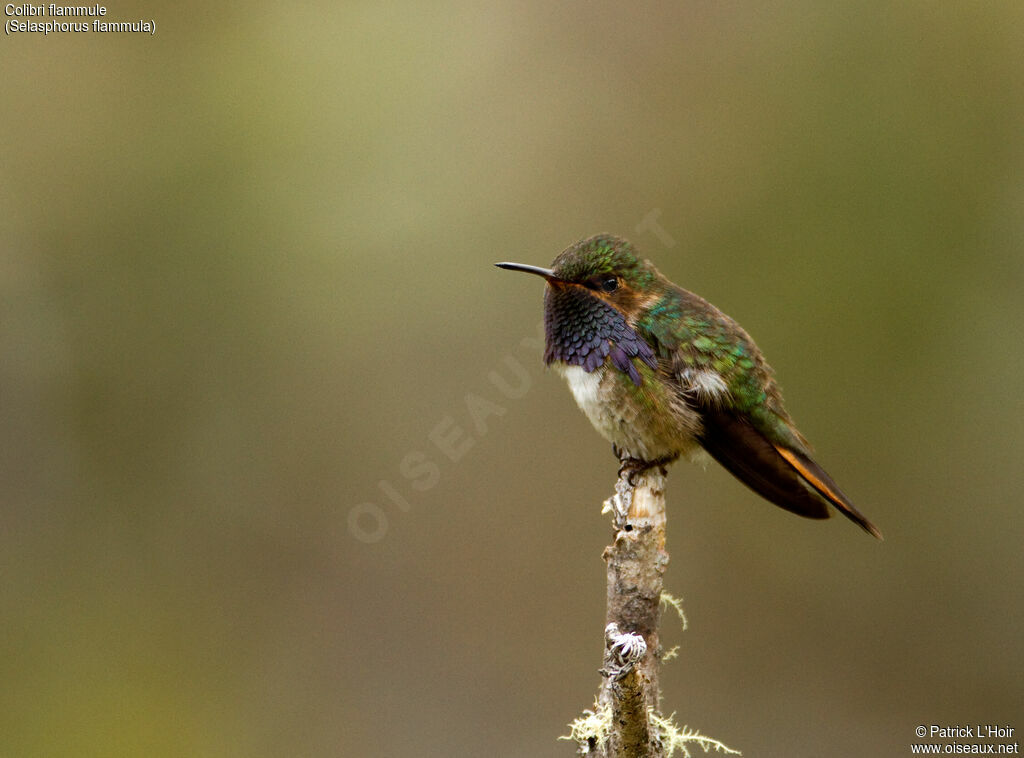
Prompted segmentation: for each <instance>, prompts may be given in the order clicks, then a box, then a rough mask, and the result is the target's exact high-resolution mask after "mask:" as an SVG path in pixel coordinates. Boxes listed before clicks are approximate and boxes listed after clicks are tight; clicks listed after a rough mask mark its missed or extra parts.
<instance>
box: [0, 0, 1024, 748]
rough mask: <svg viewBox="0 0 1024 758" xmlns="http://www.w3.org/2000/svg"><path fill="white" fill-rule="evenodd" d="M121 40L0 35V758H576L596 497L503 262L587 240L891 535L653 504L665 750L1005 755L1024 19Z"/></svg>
mask: <svg viewBox="0 0 1024 758" xmlns="http://www.w3.org/2000/svg"><path fill="white" fill-rule="evenodd" d="M108 13H109V16H108V18H111V19H113V20H119V19H121V20H132V19H137V18H147V19H148V18H154V19H156V22H157V34H156V35H155V36H154V37H149V36H145V35H100V34H88V35H50V36H46V37H43V36H41V35H38V36H37V35H14V36H7V37H5V38H4V39H3V40H2V41H0V112H2V118H0V144H2V146H3V157H2V163H0V218H2V228H3V237H2V241H0V288H2V289H0V444H2V498H3V502H2V508H0V519H2V526H0V614H2V619H3V623H2V631H0V667H2V670H0V755H3V756H12V757H17V758H20V757H22V756H54V755H68V756H72V755H73V756H140V755H145V756H334V755H343V756H414V755H415V756H453V755H467V756H476V755H488V756H565V755H570V754H571V753H572V746H571V745H570V744H568V743H566V742H558V741H557V740H556V738H557V737H558V736H559V735H562V734H567V732H568V728H567V726H566V724H567V723H568V722H569V721H570V720H571V719H572V718H573V717H575V716H576V715H577V714H578V713H579V712H580V711H581V710H582V709H583V708H584V707H587V706H589V705H590V704H591V703H592V697H593V694H594V693H595V692H596V688H597V685H598V680H599V677H598V675H597V671H596V670H597V668H598V666H599V661H600V655H601V649H602V627H603V614H604V589H605V588H604V565H603V563H602V561H601V557H600V556H601V551H602V549H603V547H604V545H605V544H606V543H607V541H608V539H609V536H610V530H609V525H608V521H607V519H606V517H602V516H601V515H599V507H600V502H601V500H602V499H603V498H604V497H606V496H607V495H608V494H609V493H610V491H611V487H612V484H613V482H614V478H615V461H614V459H613V457H612V455H611V453H610V451H609V446H608V445H607V444H606V443H605V442H604V441H603V440H602V439H601V438H600V437H599V436H598V435H597V434H596V433H594V432H593V431H592V429H591V428H590V426H589V424H588V423H587V421H586V419H585V418H584V417H583V415H582V414H581V413H579V412H578V410H577V409H576V408H575V406H574V404H573V402H572V400H571V397H570V395H569V393H568V391H567V390H566V388H565V387H564V386H563V383H562V382H561V380H559V379H558V378H557V376H556V375H554V374H553V373H551V372H547V371H545V370H544V369H543V367H542V366H541V362H540V353H539V350H538V349H537V347H536V345H535V344H534V341H535V338H536V334H537V326H538V323H539V321H540V318H541V292H542V286H541V282H539V281H538V280H536V279H533V278H530V277H524V276H516V275H511V274H508V273H504V272H501V271H498V270H497V269H494V268H493V267H492V265H491V264H492V263H493V262H494V261H497V260H520V261H524V262H529V263H535V264H546V263H548V262H549V261H550V260H551V259H552V258H553V257H554V256H555V255H556V254H557V253H558V252H559V251H561V250H562V249H563V248H564V247H566V246H567V245H569V244H571V243H572V242H574V241H575V240H577V239H579V238H581V237H584V236H589V235H590V234H594V233H597V232H602V231H607V232H613V233H617V234H621V235H624V236H627V237H630V238H631V239H632V240H633V241H634V242H635V244H636V245H637V246H638V247H639V248H640V249H641V251H642V252H643V253H644V254H645V255H647V256H648V257H650V258H651V259H652V260H654V261H655V262H656V263H657V265H658V266H659V267H660V268H661V270H662V271H663V272H665V273H666V274H667V275H668V276H669V277H670V278H672V279H673V280H675V281H677V282H679V283H680V284H682V285H683V286H686V287H688V288H689V289H692V290H694V291H696V292H698V293H700V294H702V295H704V296H705V297H707V298H708V299H709V300H711V301H712V302H714V303H715V304H716V305H718V306H719V307H721V308H722V309H724V310H725V311H726V312H727V313H730V314H731V315H733V316H734V317H735V318H737V319H738V320H739V321H740V322H741V323H742V324H743V325H744V326H745V327H746V328H747V329H748V330H749V331H750V332H751V333H752V334H753V335H754V337H755V338H756V339H757V340H758V342H759V344H760V346H761V347H762V349H763V350H764V351H765V352H766V354H767V355H768V357H769V359H770V360H771V362H772V364H773V365H774V367H775V369H776V371H777V375H778V377H779V380H780V383H781V384H782V386H783V387H784V389H785V391H786V397H787V399H788V406H789V409H790V411H791V412H792V413H793V415H794V417H795V418H796V419H797V421H798V422H799V424H800V426H801V428H802V430H803V431H804V432H805V434H806V435H807V436H808V437H809V438H810V439H811V440H812V442H814V443H815V445H816V448H817V451H818V453H819V458H820V460H821V461H822V462H823V463H824V465H825V466H826V468H828V469H829V470H830V471H831V472H832V474H833V475H834V476H835V477H836V478H837V479H838V481H839V482H840V483H841V485H842V486H843V487H844V489H845V490H846V491H847V492H848V493H849V494H850V495H851V496H852V497H853V499H854V500H855V502H857V503H858V504H859V505H860V507H861V508H862V509H863V510H864V512H865V513H867V514H868V515H869V516H870V517H871V518H872V519H873V520H874V521H876V522H877V523H878V524H879V525H880V527H881V528H882V530H883V531H884V532H885V535H886V541H885V542H884V543H876V542H875V541H873V540H871V539H870V538H869V537H867V536H866V535H865V534H863V533H862V532H861V531H860V530H859V529H856V528H855V527H854V526H853V525H852V524H850V523H848V522H846V521H845V520H842V519H832V520H831V521H828V522H825V523H819V522H811V521H806V520H803V519H799V518H797V517H794V516H792V515H790V514H787V513H785V512H783V511H781V510H778V509H775V508H773V507H771V506H769V505H767V504H766V503H764V502H763V501H760V500H759V499H758V498H757V497H756V496H755V495H753V494H752V493H750V492H749V491H747V490H746V489H745V488H743V487H742V486H741V485H740V484H738V483H737V482H736V481H734V480H733V479H732V478H731V477H729V475H728V474H726V473H725V472H724V471H723V470H721V469H720V468H718V467H717V466H714V465H712V466H710V467H709V468H708V469H707V470H706V471H702V470H701V469H700V468H699V467H695V466H688V465H677V466H675V467H674V469H673V471H672V474H671V477H670V480H669V492H668V498H669V545H668V547H669V550H670V552H671V555H672V560H671V564H670V566H669V570H668V574H667V579H666V581H667V586H668V588H669V589H671V590H672V591H673V592H675V593H676V594H678V595H680V596H682V597H683V598H684V600H685V608H686V612H687V614H688V617H689V621H690V626H689V629H688V630H687V631H685V632H683V631H681V630H680V629H679V628H678V626H677V625H675V624H673V623H671V622H666V627H665V631H664V635H665V639H666V642H667V643H668V644H670V645H674V644H678V645H680V656H679V658H678V659H677V660H675V661H673V662H672V663H670V664H668V665H667V666H666V668H665V672H664V678H663V686H664V695H665V707H666V710H667V711H675V712H676V714H677V720H678V721H679V722H680V723H685V724H688V725H689V726H691V727H694V728H698V729H700V730H701V731H703V732H704V733H706V734H710V735H712V736H715V737H717V738H719V739H721V740H723V741H724V742H725V743H726V744H728V745H730V746H732V747H734V748H737V749H740V750H742V751H743V752H744V754H745V755H749V756H792V755H818V756H820V755H829V756H866V755H878V756H900V755H908V754H910V748H909V746H910V744H911V743H912V742H917V741H918V740H917V738H915V737H914V734H913V732H914V728H915V727H916V726H917V725H918V724H926V725H930V724H933V723H934V724H1003V725H1010V726H1013V727H1014V728H1015V729H1016V730H1017V732H1018V733H1019V732H1020V731H1021V730H1024V711H1022V708H1021V704H1022V703H1024V677H1022V676H1021V674H1022V671H1024V635H1022V634H1021V627H1022V622H1024V559H1022V550H1021V544H1022V536H1024V534H1022V532H1024V515H1022V506H1024V495H1022V489H1024V466H1022V463H1021V457H1022V456H1021V451H1022V449H1024V403H1022V399H1021V398H1022V376H1024V358H1022V355H1024V352H1022V346H1024V297H1022V287H1024V140H1022V138H1021V137H1022V134H1024V74H1022V72H1024V69H1022V63H1021V51H1022V49H1024V4H1021V3H1020V2H1017V0H1008V1H994V2H986V3H941V4H935V3H925V2H906V3H897V4H894V3H888V2H867V3H854V2H848V1H846V0H841V1H840V2H835V3H818V2H811V1H809V0H805V1H803V2H800V1H797V2H784V3H764V2H753V3H743V4H739V3H701V2H683V3H676V2H662V3H643V4H640V5H637V6H635V7H629V8H626V7H624V6H622V5H621V4H618V3H611V2H586V3H570V4H551V3H543V2H530V3H516V4H509V5H507V6H491V7H484V6H483V5H481V4H475V3H403V4H397V5H395V4H379V3H362V2H355V3H344V4H334V3H313V4H307V5H305V6H302V7H285V6H282V5H280V4H276V3H265V2H264V3H247V4H242V3H228V4H221V5H220V6H210V5H208V4H206V3H194V2H186V3H177V4H172V3H166V2H157V1H156V0H153V1H151V2H145V3H139V2H125V3H121V4H118V5H115V6H109V11H108ZM5 20H6V18H5ZM492 373H496V374H497V375H498V383H495V380H494V379H493V377H492V376H491V374H492ZM501 380H504V384H502V383H501ZM446 449H447V450H448V451H449V452H450V453H451V454H452V456H454V457H455V458H457V460H452V457H451V456H449V455H447V454H446V453H445V452H444V451H445V450H446ZM381 482H383V483H384V484H381ZM947 742H948V741H947Z"/></svg>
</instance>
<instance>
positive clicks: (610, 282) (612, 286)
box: [598, 276, 619, 292]
mask: <svg viewBox="0 0 1024 758" xmlns="http://www.w3.org/2000/svg"><path fill="white" fill-rule="evenodd" d="M598 286H600V287H601V289H602V290H604V291H605V292H615V290H617V289H618V288H619V278H618V277H617V276H606V277H604V278H603V279H601V280H600V281H599V282H598Z"/></svg>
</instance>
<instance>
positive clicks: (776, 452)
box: [700, 408, 882, 539]
mask: <svg viewBox="0 0 1024 758" xmlns="http://www.w3.org/2000/svg"><path fill="white" fill-rule="evenodd" d="M700 441H701V444H702V446H703V447H704V449H705V450H707V451H708V453H710V454H711V457H712V458H714V459H715V460H716V461H718V462H719V463H720V464H722V466H723V467H725V469H727V470H728V471H729V473H731V474H732V475H733V476H735V477H736V478H737V479H739V480H740V481H741V482H743V483H744V484H746V485H747V486H748V487H750V489H752V490H754V492H756V493H757V494H759V495H760V496H761V497H763V498H764V499H765V500H768V501H769V502H772V503H774V504H775V505H777V506H779V507H780V508H785V509H786V510H787V511H791V512H792V513H797V514H799V515H801V516H806V517H807V518H828V517H829V510H828V506H827V505H826V503H828V504H830V505H832V506H834V507H835V508H836V510H838V511H839V512H840V513H842V514H843V515H844V516H846V517H847V518H848V519H850V520H851V521H853V522H854V523H855V524H857V525H858V526H859V527H860V528H861V529H863V530H864V531H866V532H867V533H868V534H871V535H873V536H875V537H877V538H878V539H882V533H881V532H880V531H879V530H878V527H876V526H875V525H874V524H872V523H871V522H870V521H869V520H868V519H867V518H866V517H865V516H864V514H862V513H861V512H860V511H858V510H857V509H856V508H855V507H854V505H853V503H851V502H850V499H849V498H848V497H846V495H844V494H843V492H842V490H840V489H839V487H838V485H836V483H835V482H834V481H833V480H832V477H830V476H829V475H828V474H827V473H825V471H824V469H822V468H821V466H819V465H818V464H817V463H815V462H814V461H813V460H812V459H811V458H810V456H809V455H807V454H806V453H804V452H803V451H800V450H797V449H794V448H792V447H787V446H784V445H781V444H776V443H772V442H770V441H769V440H768V439H767V438H766V437H765V436H764V435H763V434H761V433H760V432H759V431H757V429H755V428H754V427H753V426H751V424H750V423H749V422H747V421H745V420H743V419H741V418H739V417H737V416H735V415H733V414H732V413H730V412H729V411H728V410H726V409H708V408H706V409H704V429H703V432H702V434H701V439H700Z"/></svg>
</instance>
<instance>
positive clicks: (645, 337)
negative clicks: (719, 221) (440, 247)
mask: <svg viewBox="0 0 1024 758" xmlns="http://www.w3.org/2000/svg"><path fill="white" fill-rule="evenodd" d="M497 265H498V266H499V267H501V268H505V269H511V270H513V271H525V272H527V273H531V274H537V275H539V276H542V277H544V279H545V280H547V286H546V287H545V292H544V324H545V333H546V337H547V347H546V349H545V351H544V362H545V363H547V364H553V365H554V366H555V368H556V369H558V370H559V371H560V372H561V373H562V374H563V375H564V376H565V378H566V380H567V381H568V382H569V388H570V389H571V390H572V393H573V395H574V396H575V398H576V402H577V403H578V404H579V406H580V408H581V409H582V410H583V412H584V413H585V414H586V415H587V418H589V419H590V421H591V423H592V424H593V425H594V427H595V428H596V429H597V431H599V432H600V433H601V434H602V435H603V436H604V437H605V438H606V439H608V440H609V441H610V442H611V443H612V445H613V449H614V450H615V452H616V454H617V455H618V456H619V459H620V461H621V462H622V464H623V468H624V469H627V470H631V471H634V472H636V471H642V470H645V469H647V468H651V467H653V466H664V465H666V464H668V463H669V462H671V461H674V460H675V459H677V458H678V457H679V456H681V455H682V456H686V457H688V458H691V459H694V458H697V459H699V458H700V457H701V450H702V449H703V450H705V451H707V452H708V453H709V454H710V455H711V457H712V458H714V459H715V460H717V461H718V462H719V463H720V464H722V465H723V466H724V467H725V468H726V469H727V470H728V471H729V472H730V473H731V474H732V475H733V476H735V477H736V478H737V479H739V480H740V481H741V482H743V483H744V484H746V485H747V486H748V487H750V488H751V489H752V490H754V491H755V492H757V493H758V494H759V495H761V496H762V497H763V498H765V499H766V500H768V501H770V502H772V503H775V504H776V505H778V506H780V507H782V508H785V509H786V510H788V511H792V512H793V513H798V514H800V515H801V516H807V517H809V518H828V516H829V509H828V505H832V506H833V507H835V508H836V509H838V510H839V511H840V512H841V513H842V514H843V515H844V516H846V517H847V518H849V519H850V520H851V521H854V522H855V523H857V524H858V525H860V526H861V528H863V529H864V530H865V531H867V532H869V533H870V534H873V535H874V536H875V537H878V538H879V539H881V537H882V534H881V532H880V531H879V530H878V528H877V527H876V526H875V525H874V524H872V523H871V522H870V521H868V519H867V518H865V517H864V516H863V515H862V514H861V513H860V511H858V510H857V509H856V508H855V507H854V506H853V503H851V502H850V500H849V498H847V497H846V495H844V494H843V492H842V491H841V490H840V489H839V487H838V486H837V485H836V483H835V482H834V481H833V480H832V477H830V476H829V475H828V474H827V473H825V471H824V469H822V468H821V466H819V465H818V464H817V463H816V462H815V461H814V459H813V458H812V457H811V449H810V445H809V444H808V442H807V440H805V439H804V437H803V435H802V434H800V432H799V431H798V430H797V428H796V426H795V425H794V423H793V420H792V419H791V418H790V417H789V414H788V413H786V409H785V408H784V407H783V405H782V396H781V394H780V393H779V388H778V386H777V385H776V384H775V380H774V378H773V376H772V370H771V368H770V367H769V366H768V364H767V363H766V362H765V360H764V357H763V356H762V355H761V351H760V350H758V348H757V345H755V344H754V341H753V340H752V339H751V338H750V335H748V334H747V333H746V332H745V331H744V330H743V328H742V327H741V326H740V325H739V324H737V323H736V322H735V321H733V320H732V319H731V318H729V317H728V316H727V315H725V314H724V313H722V312H721V311H720V310H718V309H717V308H715V306H713V305H711V304H710V303H709V302H707V301H706V300H704V299H703V298H701V297H699V296H698V295H695V294H693V293H692V292H688V291H687V290H684V289H682V288H681V287H678V286H676V285H675V284H673V283H672V282H670V281H669V280H668V279H666V278H665V277H664V276H662V275H661V273H660V272H659V271H658V270H657V269H656V268H655V267H654V266H653V265H652V264H651V263H650V261H646V260H644V259H642V258H640V257H639V256H638V255H637V253H636V251H635V250H634V249H633V246H632V245H631V244H630V243H629V242H627V241H626V240H624V239H622V238H619V237H613V236H611V235H604V234H602V235H598V236H596V237H591V238H589V239H585V240H582V241H580V242H577V243H576V244H575V245H572V246H571V247H569V248H568V249H566V250H565V251H564V252H563V253H562V254H561V255H559V256H558V257H557V258H555V261H554V263H553V264H552V266H551V268H550V269H545V268H539V267H536V266H527V265H524V264H521V263H499V264H497Z"/></svg>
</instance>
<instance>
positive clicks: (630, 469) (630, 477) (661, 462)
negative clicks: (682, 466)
mask: <svg viewBox="0 0 1024 758" xmlns="http://www.w3.org/2000/svg"><path fill="white" fill-rule="evenodd" d="M612 451H613V452H614V453H615V455H616V457H617V458H618V459H619V478H622V477H623V476H625V477H626V479H627V481H628V482H629V486H630V487H633V486H635V485H636V482H635V481H634V477H636V476H637V475H638V474H642V473H644V472H645V471H650V470H651V469H652V468H657V469H661V474H662V476H664V475H666V474H667V473H668V471H666V470H665V466H667V465H668V464H670V463H672V462H673V461H675V460H676V459H678V458H679V453H675V454H673V455H663V456H661V457H660V458H655V459H654V460H650V461H648V460H644V459H643V458H633V457H632V456H630V455H628V454H626V453H624V452H623V451H622V450H620V449H619V446H618V445H615V444H614V443H613V444H612Z"/></svg>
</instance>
